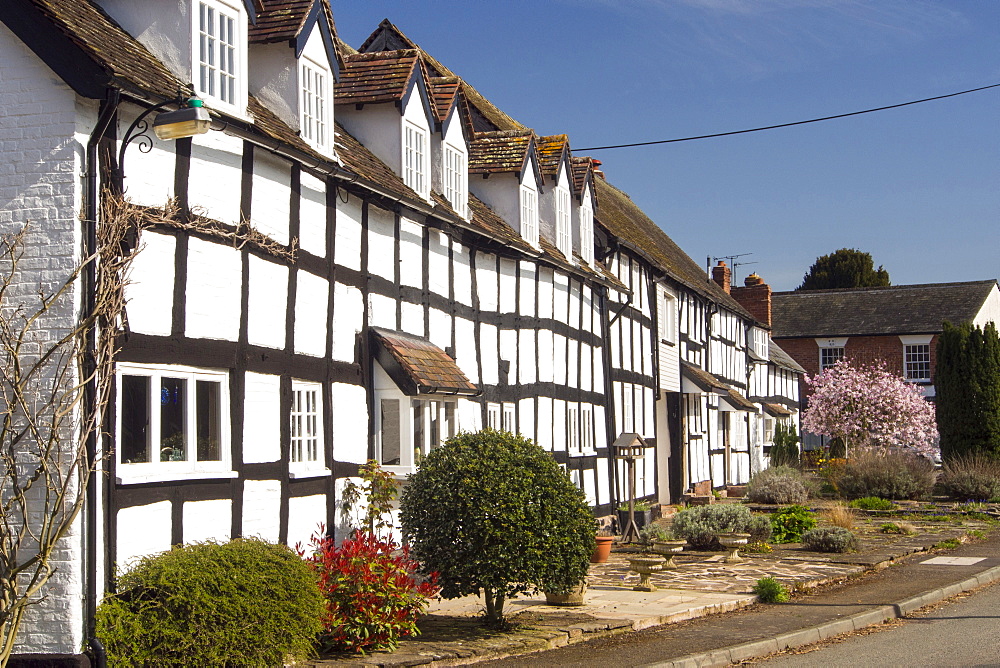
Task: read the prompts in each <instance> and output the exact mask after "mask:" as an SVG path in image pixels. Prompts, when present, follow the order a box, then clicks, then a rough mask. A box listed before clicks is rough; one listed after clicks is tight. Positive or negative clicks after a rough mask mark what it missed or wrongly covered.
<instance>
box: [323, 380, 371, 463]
mask: <svg viewBox="0 0 1000 668" xmlns="http://www.w3.org/2000/svg"><path fill="white" fill-rule="evenodd" d="M330 395H331V401H332V403H333V415H334V418H333V451H334V458H335V459H336V460H337V461H340V462H348V463H352V464H364V463H365V461H367V459H368V397H367V394H366V392H365V388H363V387H360V386H358V385H347V384H345V383H333V384H332V385H331V386H330Z"/></svg>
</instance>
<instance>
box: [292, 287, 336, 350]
mask: <svg viewBox="0 0 1000 668" xmlns="http://www.w3.org/2000/svg"><path fill="white" fill-rule="evenodd" d="M296 276H297V278H296V282H297V285H298V287H297V289H296V293H295V352H297V353H303V354H306V355H313V356H315V357H322V356H323V355H324V354H325V353H326V326H327V322H328V321H329V318H328V316H327V305H328V303H329V300H330V284H329V283H327V281H326V279H324V278H320V277H319V276H316V275H315V274H310V273H309V272H307V271H303V270H301V269H300V270H299V271H298V272H297V275H296Z"/></svg>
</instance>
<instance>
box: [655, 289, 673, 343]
mask: <svg viewBox="0 0 1000 668" xmlns="http://www.w3.org/2000/svg"><path fill="white" fill-rule="evenodd" d="M659 307H660V312H659V313H658V314H657V315H658V316H659V322H658V324H659V336H660V341H661V342H662V343H676V342H677V301H676V300H675V299H674V297H673V295H671V294H670V293H669V292H667V291H666V290H663V289H661V290H660V304H659Z"/></svg>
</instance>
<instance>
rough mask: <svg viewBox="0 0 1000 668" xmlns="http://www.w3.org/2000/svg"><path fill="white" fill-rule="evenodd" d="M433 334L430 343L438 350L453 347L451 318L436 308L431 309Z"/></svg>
mask: <svg viewBox="0 0 1000 668" xmlns="http://www.w3.org/2000/svg"><path fill="white" fill-rule="evenodd" d="M430 320H431V332H430V334H431V335H430V341H431V343H433V344H434V345H436V346H437V347H438V348H442V349H443V348H447V347H449V346H450V345H451V316H450V315H448V314H447V313H445V312H444V311H440V310H438V309H436V308H432V309H430Z"/></svg>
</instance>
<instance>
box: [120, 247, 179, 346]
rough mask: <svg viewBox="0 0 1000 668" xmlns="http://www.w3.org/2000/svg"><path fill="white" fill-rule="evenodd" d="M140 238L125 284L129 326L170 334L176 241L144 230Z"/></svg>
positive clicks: (157, 333)
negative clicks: (139, 244)
mask: <svg viewBox="0 0 1000 668" xmlns="http://www.w3.org/2000/svg"><path fill="white" fill-rule="evenodd" d="M140 241H141V249H140V251H139V252H138V253H137V254H136V256H135V259H133V260H132V268H131V271H130V273H129V279H128V280H129V283H128V284H127V285H126V286H125V299H126V300H128V304H127V305H126V309H127V312H128V322H129V326H130V327H131V329H132V331H133V332H138V333H141V334H154V335H159V336H169V335H170V326H171V322H172V320H173V309H172V307H171V305H172V304H173V302H174V260H175V257H174V253H175V250H176V247H177V241H176V239H175V238H174V237H172V236H170V235H168V234H157V233H156V232H152V231H146V232H143V233H142V238H141V240H140Z"/></svg>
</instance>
